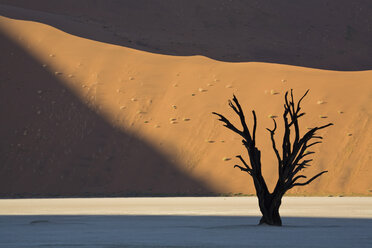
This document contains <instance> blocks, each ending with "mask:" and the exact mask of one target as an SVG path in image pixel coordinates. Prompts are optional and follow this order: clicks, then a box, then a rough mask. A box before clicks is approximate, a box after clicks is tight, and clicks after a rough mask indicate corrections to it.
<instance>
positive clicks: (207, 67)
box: [0, 17, 372, 195]
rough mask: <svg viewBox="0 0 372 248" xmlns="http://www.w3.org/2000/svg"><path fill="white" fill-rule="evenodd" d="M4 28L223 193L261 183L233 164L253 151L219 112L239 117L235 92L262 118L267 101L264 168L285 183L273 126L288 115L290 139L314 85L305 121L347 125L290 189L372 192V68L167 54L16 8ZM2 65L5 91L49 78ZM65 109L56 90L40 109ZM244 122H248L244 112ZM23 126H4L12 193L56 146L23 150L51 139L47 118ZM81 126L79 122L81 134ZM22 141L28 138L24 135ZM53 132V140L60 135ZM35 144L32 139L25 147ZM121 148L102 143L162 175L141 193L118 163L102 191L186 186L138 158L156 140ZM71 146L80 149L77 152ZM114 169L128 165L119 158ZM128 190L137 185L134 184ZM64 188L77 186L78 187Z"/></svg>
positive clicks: (87, 101)
mask: <svg viewBox="0 0 372 248" xmlns="http://www.w3.org/2000/svg"><path fill="white" fill-rule="evenodd" d="M0 28H1V32H2V33H4V35H5V36H7V37H9V38H10V39H11V40H12V41H13V42H15V43H16V44H18V45H19V46H21V47H22V48H24V49H25V50H26V51H27V52H28V53H29V54H30V55H31V56H33V57H34V58H35V59H36V60H37V61H38V62H39V64H40V67H41V68H43V69H44V70H46V71H47V72H49V73H50V74H51V75H52V76H53V77H55V78H56V79H57V80H58V81H60V82H62V84H63V86H64V87H66V88H67V89H68V91H69V93H70V92H71V93H72V94H73V95H74V96H76V97H77V98H78V99H80V101H81V103H83V104H84V105H86V106H88V107H89V109H90V110H92V111H93V112H94V113H96V114H97V115H99V116H101V117H102V118H104V120H105V121H106V122H108V123H109V124H110V125H111V126H112V128H113V129H118V130H121V131H122V132H126V133H129V134H131V135H133V137H136V139H139V140H143V141H144V142H146V143H147V144H149V146H151V147H152V148H153V149H154V150H156V151H158V152H159V153H161V154H162V155H163V156H164V157H166V158H167V159H168V160H169V161H172V163H173V166H175V168H176V169H177V171H178V173H183V174H185V175H188V177H190V178H192V179H193V180H195V182H203V183H204V184H205V185H208V189H209V190H210V191H211V192H213V193H236V194H238V193H243V194H251V193H254V188H253V185H252V182H251V179H250V177H249V176H248V175H247V174H243V173H242V172H240V171H238V170H237V169H233V165H234V164H236V163H238V161H237V159H236V158H235V156H236V155H239V154H242V156H243V157H246V152H245V151H244V149H243V147H242V145H241V141H240V139H239V137H237V136H236V135H235V134H233V133H231V132H230V131H229V130H227V129H225V128H224V127H223V126H222V124H221V123H220V122H218V121H217V118H216V116H213V115H212V114H211V112H212V111H216V112H219V113H222V114H225V115H226V116H227V117H229V118H235V116H234V114H233V112H232V110H231V109H230V108H229V107H228V105H227V100H228V99H230V98H231V97H232V95H233V94H235V95H236V96H237V97H238V99H239V100H240V101H241V104H242V106H243V108H244V110H245V111H246V115H247V118H248V123H249V125H251V124H252V121H251V116H250V111H251V110H253V109H254V110H255V111H256V113H257V118H258V130H257V140H258V144H257V145H258V147H259V148H260V149H261V151H262V154H263V158H262V159H263V171H264V176H265V177H266V178H267V180H268V182H269V185H270V187H273V184H274V180H275V179H276V178H277V172H276V160H275V157H274V153H273V150H272V148H271V143H270V138H269V133H268V132H267V131H266V130H265V128H267V127H269V128H271V127H272V126H273V123H272V119H271V118H272V117H275V116H277V121H278V123H279V127H278V129H279V131H278V133H277V136H276V137H277V142H279V143H280V140H281V136H282V132H280V130H281V128H282V127H283V125H282V120H281V115H282V111H283V98H284V93H285V92H286V91H287V90H289V89H294V94H295V97H296V98H297V99H298V98H299V97H300V96H301V95H302V94H303V93H304V92H305V91H306V90H307V89H310V93H309V95H308V97H306V98H305V100H304V101H303V110H304V111H305V112H306V113H307V115H305V116H304V117H303V120H302V121H303V122H302V124H301V128H302V131H303V132H304V131H306V130H307V128H309V127H313V126H315V125H322V124H326V123H329V122H333V123H334V124H335V125H334V126H332V127H330V128H328V129H326V130H323V131H322V132H321V134H322V135H323V136H324V142H323V144H321V145H318V147H316V148H314V151H316V154H315V155H314V161H313V163H312V164H313V166H312V167H310V168H308V169H307V170H306V171H305V172H304V173H305V175H307V176H311V175H314V174H316V173H318V172H320V171H321V170H328V171H329V172H328V173H327V174H325V175H323V176H322V177H321V178H320V179H317V180H316V181H314V182H313V183H312V184H310V185H308V186H306V187H303V188H294V189H293V190H291V191H290V193H293V194H308V195H312V194H315V195H326V194H327V195H328V194H333V195H335V194H360V195H371V194H372V180H371V178H372V169H371V163H372V155H371V154H372V135H371V132H370V130H371V128H372V124H371V117H372V84H371V83H372V72H371V71H364V72H335V71H326V70H317V69H309V68H303V67H295V66H286V65H279V64H269V63H226V62H219V61H215V60H212V59H208V58H206V57H203V56H191V57H182V56H167V55H159V54H153V53H148V52H143V51H138V50H133V49H130V48H126V47H120V46H115V45H110V44H105V43H100V42H97V41H92V40H88V39H84V38H80V37H76V36H73V35H70V34H67V33H64V32H62V31H60V30H58V29H55V28H53V27H50V26H48V25H44V24H41V23H35V22H29V21H22V20H13V19H9V18H5V17H1V18H0ZM1 53H2V55H1V63H2V64H6V63H7V61H8V59H11V57H12V56H13V52H12V51H8V50H5V51H3V50H2V52H1ZM18 59H19V60H22V58H18ZM23 71H24V68H22V67H19V68H17V73H19V74H22V72H23ZM2 73H3V75H1V80H2V82H1V85H2V87H1V91H3V92H6V91H7V87H9V86H8V85H9V84H7V82H12V84H16V85H17V87H20V88H22V87H24V85H26V84H27V85H30V84H34V83H35V80H37V78H33V75H32V74H30V75H29V76H28V78H25V79H24V81H12V74H7V72H6V71H3V72H2ZM31 94H34V95H35V96H38V97H40V98H43V97H44V96H45V95H47V94H48V89H44V88H40V89H36V88H35V89H34V92H31ZM23 100H24V99H17V98H15V99H14V101H15V102H16V103H15V105H17V104H19V105H20V106H22V104H27V103H25V102H24V101H23ZM0 101H1V102H0V103H1V104H2V105H3V106H2V107H1V111H2V112H1V115H2V120H1V122H5V123H6V122H7V116H9V118H13V119H17V113H14V112H12V109H7V108H6V107H4V106H6V104H7V103H6V102H4V101H3V100H2V99H0ZM52 101H53V100H52ZM57 104H58V103H57ZM18 107H19V106H18ZM18 107H15V108H18ZM53 108H54V107H53V103H52V102H51V101H44V102H43V101H41V102H40V104H39V105H37V104H36V105H35V106H33V108H31V109H32V110H33V112H31V113H29V115H34V116H39V117H40V118H45V119H46V120H47V119H48V118H49V119H50V118H53V117H49V116H43V114H44V113H45V112H48V111H49V112H50V111H51V112H53ZM65 111H66V115H65V116H66V117H68V116H69V115H68V113H69V112H68V111H69V108H66V109H65ZM39 117H37V118H39ZM77 119H78V117H77V116H73V121H75V122H76V123H80V127H81V130H82V131H81V132H82V133H84V132H85V131H84V125H85V124H83V123H84V121H86V120H84V118H81V119H78V120H77ZM52 120H53V119H52ZM235 121H236V122H235V123H238V122H237V121H238V120H237V119H236V118H235ZM48 123H50V122H48ZM18 125H20V126H21V127H22V128H19V130H11V129H9V130H6V132H7V133H6V135H5V134H4V132H5V131H3V130H1V134H2V135H3V137H6V138H7V139H8V140H7V139H5V140H4V139H3V140H2V141H1V154H2V156H4V154H8V155H7V157H6V159H2V160H1V161H2V165H1V166H2V169H1V171H0V176H1V179H0V185H1V186H0V188H3V189H4V188H6V189H7V190H14V191H16V192H6V191H4V190H3V189H0V192H2V194H3V195H10V194H11V193H15V194H16V193H18V194H23V193H24V194H26V195H27V194H28V195H30V193H31V192H29V190H28V189H27V188H22V181H19V180H18V179H17V178H18V177H19V174H17V173H11V172H9V171H12V170H14V171H16V170H15V169H14V168H15V167H19V166H22V164H24V163H26V162H27V161H29V160H30V159H32V157H33V156H34V157H37V156H41V155H40V153H43V154H44V155H43V156H44V157H47V156H48V152H49V151H39V152H35V153H33V152H32V153H30V154H29V155H28V156H20V155H19V154H21V153H20V152H19V151H18V150H17V149H31V148H30V147H32V149H36V147H38V146H39V141H38V139H36V135H33V133H34V132H41V135H42V132H43V128H41V127H40V128H37V127H36V126H35V125H33V123H27V122H26V123H18ZM31 126H32V129H31V128H30V127H31ZM45 128H49V129H50V128H51V127H50V126H47V127H45ZM38 129H40V130H39V131H38ZM12 131H13V133H12ZM20 133H21V135H20ZM77 133H78V132H74V133H73V135H77ZM67 134H68V132H67ZM17 135H18V136H17ZM70 135H72V134H70ZM63 139H66V140H67V139H69V136H68V135H66V137H64V138H63ZM103 139H104V138H103ZM131 140H132V139H130V138H129V139H127V140H125V142H126V144H127V146H128V147H130V146H131ZM10 141H12V143H10ZM14 141H15V142H16V143H13V142H14ZM43 142H46V143H45V144H53V143H54V142H55V141H53V140H47V141H43ZM48 142H49V143H48ZM60 142H64V140H61V141H60ZM18 146H19V147H18ZM24 146H28V148H22V147H24ZM114 147H115V145H114V144H111V146H109V148H110V149H114ZM79 149H81V147H79ZM97 149H98V148H97ZM110 149H108V148H107V147H106V148H103V151H102V152H101V153H102V154H110V156H112V157H117V156H121V157H120V159H121V162H122V163H123V166H127V165H130V166H134V167H135V169H133V171H132V173H135V174H137V175H138V177H139V178H141V180H143V181H144V182H146V181H149V180H150V181H151V183H150V184H148V185H147V186H146V187H144V188H141V190H138V192H135V191H136V189H135V187H132V188H130V187H127V186H123V185H125V184H126V182H124V181H120V175H118V174H115V173H111V174H109V175H110V177H108V178H107V177H106V179H105V180H104V181H100V184H99V185H98V186H97V187H94V186H92V187H91V188H89V190H88V191H89V193H92V194H94V192H95V191H97V192H100V193H105V189H111V188H110V186H108V185H112V184H113V180H114V184H115V187H114V188H115V189H119V188H120V187H122V188H123V191H122V192H121V193H122V194H125V193H138V194H143V193H147V194H151V192H156V193H163V194H167V193H177V192H178V191H174V190H172V188H177V185H178V184H179V182H178V180H169V181H167V184H166V185H162V186H161V187H162V188H161V189H159V188H157V187H159V186H158V185H159V183H160V182H156V180H154V177H156V176H157V175H156V173H157V171H156V170H152V171H151V173H145V172H146V171H144V170H142V167H141V164H140V163H138V161H136V160H135V159H134V158H136V157H135V156H134V157H133V156H131V153H138V154H141V155H140V156H143V157H146V156H147V154H146V149H145V150H143V151H141V146H138V147H137V148H136V149H135V150H130V149H128V150H115V151H114V152H112V150H111V151H109V150H110ZM35 151H36V150H35ZM62 152H63V151H61V153H62ZM9 154H11V155H9ZM122 154H125V156H122ZM66 156H69V155H68V152H67V153H66ZM91 158H92V159H91V160H90V161H89V164H90V165H94V164H95V163H100V162H99V161H98V162H97V161H96V160H95V159H94V156H93V155H92V157H91ZM137 158H138V156H137ZM108 160H110V157H108ZM45 161H46V162H45V167H46V168H48V169H49V170H53V166H54V162H53V161H51V160H47V159H46V160H45ZM66 161H68V162H69V163H72V164H74V165H75V166H79V161H80V160H78V158H73V157H71V158H70V160H66ZM27 163H28V162H27ZM90 165H88V166H90ZM4 168H7V169H6V170H5V169H4ZM58 168H59V169H58V170H59V171H57V172H56V173H59V172H60V173H62V172H63V173H65V174H64V175H65V177H64V178H63V177H61V178H60V179H59V180H68V178H69V177H72V176H73V174H74V171H75V169H74V168H73V167H72V166H71V164H70V165H68V164H66V165H65V167H63V166H62V167H61V166H60V167H58ZM114 168H116V169H118V170H119V168H117V167H114ZM66 170H67V172H66ZM19 173H22V171H20V172H19ZM40 173H46V172H42V171H39V170H38V169H35V170H34V171H32V173H31V172H30V174H27V175H24V174H23V175H22V177H23V178H25V179H24V180H27V181H28V182H29V185H32V184H36V185H38V184H41V183H42V182H38V181H36V180H34V178H37V175H38V174H40ZM91 173H94V174H93V175H92V174H87V175H86V178H90V179H89V181H91V182H90V183H91V184H92V185H94V179H93V178H98V179H97V180H98V181H99V177H100V176H102V171H101V170H100V168H96V169H95V170H94V171H91ZM111 177H112V178H111ZM14 180H18V181H17V185H16V186H14V188H9V187H8V188H7V186H6V185H9V184H11V183H12V182H13V181H14ZM50 183H51V184H53V183H54V184H58V182H50ZM82 185H83V184H82ZM82 185H76V186H75V185H70V186H69V190H70V192H78V191H76V187H83V186H82ZM185 185H186V184H185ZM15 189H16V190H15ZM125 189H128V190H131V192H125ZM43 192H44V193H45V194H51V193H52V192H50V191H48V189H47V187H46V188H43ZM61 192H62V193H64V194H68V192H67V191H61ZM203 192H205V190H204V191H203ZM33 193H35V194H37V193H38V192H33ZM62 193H61V194H62ZM80 193H81V192H80ZM109 193H113V192H109ZM182 193H188V194H195V193H198V192H197V189H196V188H192V187H190V190H189V191H188V192H186V191H182Z"/></svg>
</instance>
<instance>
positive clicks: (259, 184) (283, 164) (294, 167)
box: [213, 90, 333, 226]
mask: <svg viewBox="0 0 372 248" xmlns="http://www.w3.org/2000/svg"><path fill="white" fill-rule="evenodd" d="M308 92H309V90H308V91H306V93H305V94H304V95H303V96H302V97H301V98H300V100H299V101H298V102H297V104H296V103H295V102H294V100H293V91H292V90H291V92H290V97H289V96H288V92H286V94H285V97H284V100H285V103H284V113H283V120H284V128H285V130H284V135H283V143H282V154H280V153H279V150H278V148H277V146H276V142H275V138H274V136H275V131H276V128H277V124H276V121H275V119H273V121H274V128H273V129H268V128H267V130H268V131H269V133H270V138H271V142H272V147H273V149H274V152H275V155H276V158H277V160H278V172H279V177H278V181H277V183H276V186H275V188H274V191H273V192H272V193H270V192H269V190H268V188H267V185H266V182H265V180H264V178H263V176H262V170H261V151H260V150H259V149H258V148H257V147H256V127H257V118H256V113H255V111H254V110H253V111H252V114H253V129H252V132H250V131H249V129H248V126H247V124H246V121H245V116H244V113H243V109H242V108H241V106H240V104H239V101H238V99H237V98H236V97H235V95H234V96H233V100H232V101H230V100H229V106H230V107H231V108H232V109H233V110H234V112H235V113H236V114H237V115H238V116H239V118H240V122H241V125H242V128H243V130H240V129H238V128H236V127H235V126H234V125H233V124H231V122H230V121H229V120H228V119H226V118H225V117H224V116H223V115H221V114H218V113H215V112H213V114H215V115H217V116H219V117H220V118H219V120H220V121H221V122H223V123H224V126H225V127H227V128H228V129H230V130H232V131H233V132H235V133H237V134H239V135H240V136H241V137H242V138H243V140H242V142H243V145H244V147H245V148H246V149H247V151H248V156H249V164H248V163H247V162H246V161H245V160H244V159H243V157H242V156H241V155H238V156H236V157H237V158H238V159H239V160H240V161H241V163H242V166H240V165H234V168H239V169H240V170H241V171H243V172H246V173H248V174H249V175H250V176H251V177H252V179H253V182H254V186H255V189H256V194H257V197H258V203H259V207H260V211H261V213H262V218H261V220H260V223H259V224H268V225H275V226H281V225H282V221H281V218H280V215H279V207H280V205H281V200H282V197H283V196H284V194H285V193H286V192H287V191H288V190H290V189H291V188H293V187H295V186H304V185H307V184H309V183H311V182H312V181H314V180H315V179H316V178H318V177H320V176H321V175H322V174H324V173H326V172H327V171H322V172H320V173H318V174H316V175H315V176H313V177H311V178H310V179H307V177H306V176H305V175H303V174H301V173H302V170H303V169H305V168H306V167H308V166H310V164H309V163H310V162H311V161H312V159H309V155H311V154H313V153H314V152H312V151H309V150H308V149H309V148H310V147H312V146H314V145H316V144H319V143H321V141H314V139H315V140H316V139H322V137H321V136H319V135H317V134H316V132H317V131H318V130H320V129H323V128H326V127H329V126H331V125H333V124H332V123H329V124H327V125H324V126H320V127H314V128H311V129H310V130H309V131H307V132H306V133H305V135H303V136H302V137H301V135H300V128H299V121H298V120H299V118H300V117H302V116H304V115H305V113H300V110H301V107H300V104H301V101H302V100H303V99H304V97H305V96H306V95H307V93H308ZM291 131H292V132H293V131H294V137H291ZM292 141H293V143H292ZM300 179H307V180H305V181H302V182H300Z"/></svg>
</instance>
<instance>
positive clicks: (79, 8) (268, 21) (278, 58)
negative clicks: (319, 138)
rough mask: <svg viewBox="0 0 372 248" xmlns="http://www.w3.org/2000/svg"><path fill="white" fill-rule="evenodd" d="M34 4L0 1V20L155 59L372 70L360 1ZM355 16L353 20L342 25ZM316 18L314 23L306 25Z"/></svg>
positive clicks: (368, 6) (367, 9)
mask: <svg viewBox="0 0 372 248" xmlns="http://www.w3.org/2000/svg"><path fill="white" fill-rule="evenodd" d="M37 1H38V3H39V4H34V3H33V4H31V5H30V4H27V3H25V2H22V1H18V3H17V2H16V3H14V1H7V0H1V1H0V3H4V4H6V5H2V6H0V14H2V15H4V16H7V17H10V18H14V19H22V20H30V21H36V22H41V23H44V24H47V25H50V26H53V27H55V28H58V29H60V30H63V31H64V32H67V33H70V34H72V35H76V36H79V37H83V38H87V39H91V40H96V41H100V42H104V43H109V44H115V45H119V46H124V47H129V48H133V49H137V50H142V51H147V52H152V53H158V54H166V55H175V56H191V55H202V56H206V57H208V58H211V59H214V60H219V61H225V62H266V63H277V64H286V65H294V66H302V67H308V68H317V69H325V70H338V71H363V70H371V69H372V67H371V65H372V56H370V55H371V54H372V51H371V48H370V46H369V44H370V42H371V40H372V33H371V32H370V31H368V27H367V26H366V25H363V24H362V23H361V21H360V20H370V22H372V17H371V15H369V13H370V11H371V10H372V4H367V3H365V2H363V1H356V2H355V3H354V4H353V5H352V6H349V4H348V3H347V1H343V2H341V3H340V2H339V1H338V2H337V3H325V2H324V1H320V0H319V1H318V0H316V1H312V2H311V3H308V4H304V6H298V5H297V4H294V3H293V2H283V1H281V2H277V1H271V2H270V3H267V4H264V3H262V4H259V3H255V2H254V1H244V2H239V1H235V2H232V3H229V8H227V7H226V6H225V5H224V1H214V2H213V4H212V3H211V2H210V1H203V3H196V2H193V1H191V2H187V1H179V2H172V1H160V2H158V1H151V2H149V1H146V0H143V1H138V2H137V1H136V3H133V2H132V1H121V2H118V1H104V3H103V2H102V1H95V2H94V3H90V4H89V5H88V6H87V5H86V4H84V3H83V1H81V2H79V3H74V2H71V1H64V2H63V3H58V2H54V1H46V2H45V1H44V0H37ZM41 3H42V4H41ZM335 4H336V5H337V6H335ZM61 5H66V6H67V7H66V8H65V7H64V6H61ZM212 5H213V6H215V7H214V8H211V7H210V6H212ZM256 5H257V6H256ZM323 5H325V6H323ZM15 6H17V7H15ZM22 7H24V8H25V9H22ZM222 7H223V10H224V11H223V12H221V10H220V8H222ZM362 7H363V8H362ZM359 8H360V9H361V10H360V11H359V13H358V15H359V17H360V19H359V18H358V19H356V18H351V17H352V16H351V17H350V18H347V17H348V15H352V13H353V11H354V9H355V11H356V9H358V10H359ZM97 10H99V11H97ZM181 10H182V11H183V12H184V13H183V14H182V15H181V14H180V13H178V12H179V11H181ZM238 10H239V11H238ZM320 10H322V11H320ZM331 10H332V11H333V12H332V14H333V16H332V15H330V11H331ZM346 10H347V11H346ZM345 11H346V12H345ZM349 12H350V13H349ZM288 13H290V15H288ZM315 13H316V16H317V18H313V16H314V14H315ZM345 13H346V14H347V16H345ZM294 20H296V21H295V22H294ZM317 20H318V21H317ZM358 20H359V21H358Z"/></svg>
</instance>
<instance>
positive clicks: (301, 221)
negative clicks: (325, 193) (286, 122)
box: [0, 197, 372, 248]
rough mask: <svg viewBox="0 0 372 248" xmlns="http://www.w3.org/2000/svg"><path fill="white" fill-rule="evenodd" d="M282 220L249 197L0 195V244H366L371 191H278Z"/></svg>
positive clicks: (371, 220)
mask: <svg viewBox="0 0 372 248" xmlns="http://www.w3.org/2000/svg"><path fill="white" fill-rule="evenodd" d="M281 215H282V218H283V226H282V227H270V226H258V225H257V223H258V221H259V211H258V207H257V199H256V198H255V197H182V198H179V197H171V198H167V197H161V198H156V197H155V198H154V197H152V198H90V199H78V198H75V199H10V200H0V233H1V242H0V247H4V248H5V247H6V248H12V247H17V248H18V247H95V248H113V247H287V248H288V247H361V248H364V247H366V248H367V247H371V244H372V198H368V197H285V198H284V199H283V205H282V208H281Z"/></svg>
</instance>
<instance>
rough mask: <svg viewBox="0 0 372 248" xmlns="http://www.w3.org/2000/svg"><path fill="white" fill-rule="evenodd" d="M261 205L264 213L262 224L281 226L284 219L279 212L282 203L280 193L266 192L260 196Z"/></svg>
mask: <svg viewBox="0 0 372 248" xmlns="http://www.w3.org/2000/svg"><path fill="white" fill-rule="evenodd" d="M258 201H259V206H260V210H261V213H262V217H261V220H260V223H259V224H260V225H263V224H266V225H270V226H281V225H282V219H281V218H280V214H279V207H280V205H281V203H282V197H281V196H280V195H273V194H265V195H263V196H258Z"/></svg>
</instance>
